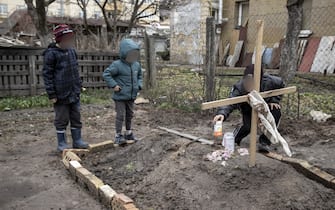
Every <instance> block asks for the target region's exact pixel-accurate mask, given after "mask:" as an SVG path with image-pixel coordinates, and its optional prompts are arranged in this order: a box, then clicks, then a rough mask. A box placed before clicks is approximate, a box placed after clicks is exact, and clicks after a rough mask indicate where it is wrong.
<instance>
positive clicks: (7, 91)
mask: <svg viewBox="0 0 335 210" xmlns="http://www.w3.org/2000/svg"><path fill="white" fill-rule="evenodd" d="M43 51H44V49H41V48H22V47H21V48H16V47H11V48H4V47H0V97H6V96H18V95H21V96H22V95H37V94H41V93H43V92H44V84H43V77H42V68H43V55H42V53H43ZM77 53H78V63H79V72H80V77H81V79H82V81H83V87H85V88H106V87H107V86H106V84H105V82H104V81H103V78H102V73H103V71H104V70H105V69H106V67H107V66H108V65H110V64H111V63H112V62H113V61H114V60H116V59H117V58H118V54H117V53H115V52H114V53H113V52H77Z"/></svg>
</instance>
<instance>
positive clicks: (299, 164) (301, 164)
mask: <svg viewBox="0 0 335 210" xmlns="http://www.w3.org/2000/svg"><path fill="white" fill-rule="evenodd" d="M262 154H264V155H265V156H266V157H269V158H272V159H275V160H279V161H282V162H284V163H287V164H290V165H291V166H293V167H294V168H295V169H296V170H297V171H298V172H300V173H302V174H303V175H305V176H306V177H308V178H310V179H312V180H314V181H317V182H319V183H321V184H323V185H324V186H326V187H328V188H332V189H335V182H334V181H335V177H334V176H333V175H331V174H329V173H327V172H325V171H323V170H321V169H320V168H317V167H315V166H313V165H311V164H310V163H308V162H307V161H305V160H301V159H297V158H290V157H284V156H282V155H279V154H277V153H274V152H269V153H262Z"/></svg>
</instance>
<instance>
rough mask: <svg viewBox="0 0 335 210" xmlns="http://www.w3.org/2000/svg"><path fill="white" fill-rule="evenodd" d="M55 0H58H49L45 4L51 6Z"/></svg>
mask: <svg viewBox="0 0 335 210" xmlns="http://www.w3.org/2000/svg"><path fill="white" fill-rule="evenodd" d="M37 1H38V0H37ZM55 1H56V0H47V1H45V6H49V5H50V4H52V3H54V2H55Z"/></svg>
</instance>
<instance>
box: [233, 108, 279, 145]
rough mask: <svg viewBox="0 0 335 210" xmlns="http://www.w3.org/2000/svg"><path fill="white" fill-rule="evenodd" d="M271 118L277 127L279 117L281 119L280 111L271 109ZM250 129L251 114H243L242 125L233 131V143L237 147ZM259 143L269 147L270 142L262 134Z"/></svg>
mask: <svg viewBox="0 0 335 210" xmlns="http://www.w3.org/2000/svg"><path fill="white" fill-rule="evenodd" d="M271 113H272V115H273V117H274V118H275V121H276V124H277V125H278V123H279V120H280V117H281V110H280V109H273V110H271ZM250 128H251V112H247V113H243V125H242V126H240V127H239V128H236V129H235V130H234V136H235V142H236V143H237V144H238V145H239V144H240V143H241V141H242V139H243V138H244V137H246V136H247V135H249V133H250ZM259 143H261V144H267V145H270V144H271V141H270V140H269V139H268V138H267V137H266V136H265V135H264V134H262V135H261V136H260V137H259Z"/></svg>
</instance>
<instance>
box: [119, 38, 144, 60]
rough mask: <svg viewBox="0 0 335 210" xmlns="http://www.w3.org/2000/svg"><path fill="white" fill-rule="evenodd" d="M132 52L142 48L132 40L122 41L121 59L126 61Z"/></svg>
mask: <svg viewBox="0 0 335 210" xmlns="http://www.w3.org/2000/svg"><path fill="white" fill-rule="evenodd" d="M132 50H140V47H139V46H138V44H136V43H135V42H134V41H133V40H131V39H124V40H122V41H121V43H120V58H121V59H125V58H126V57H127V54H128V53H129V52H130V51H132Z"/></svg>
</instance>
